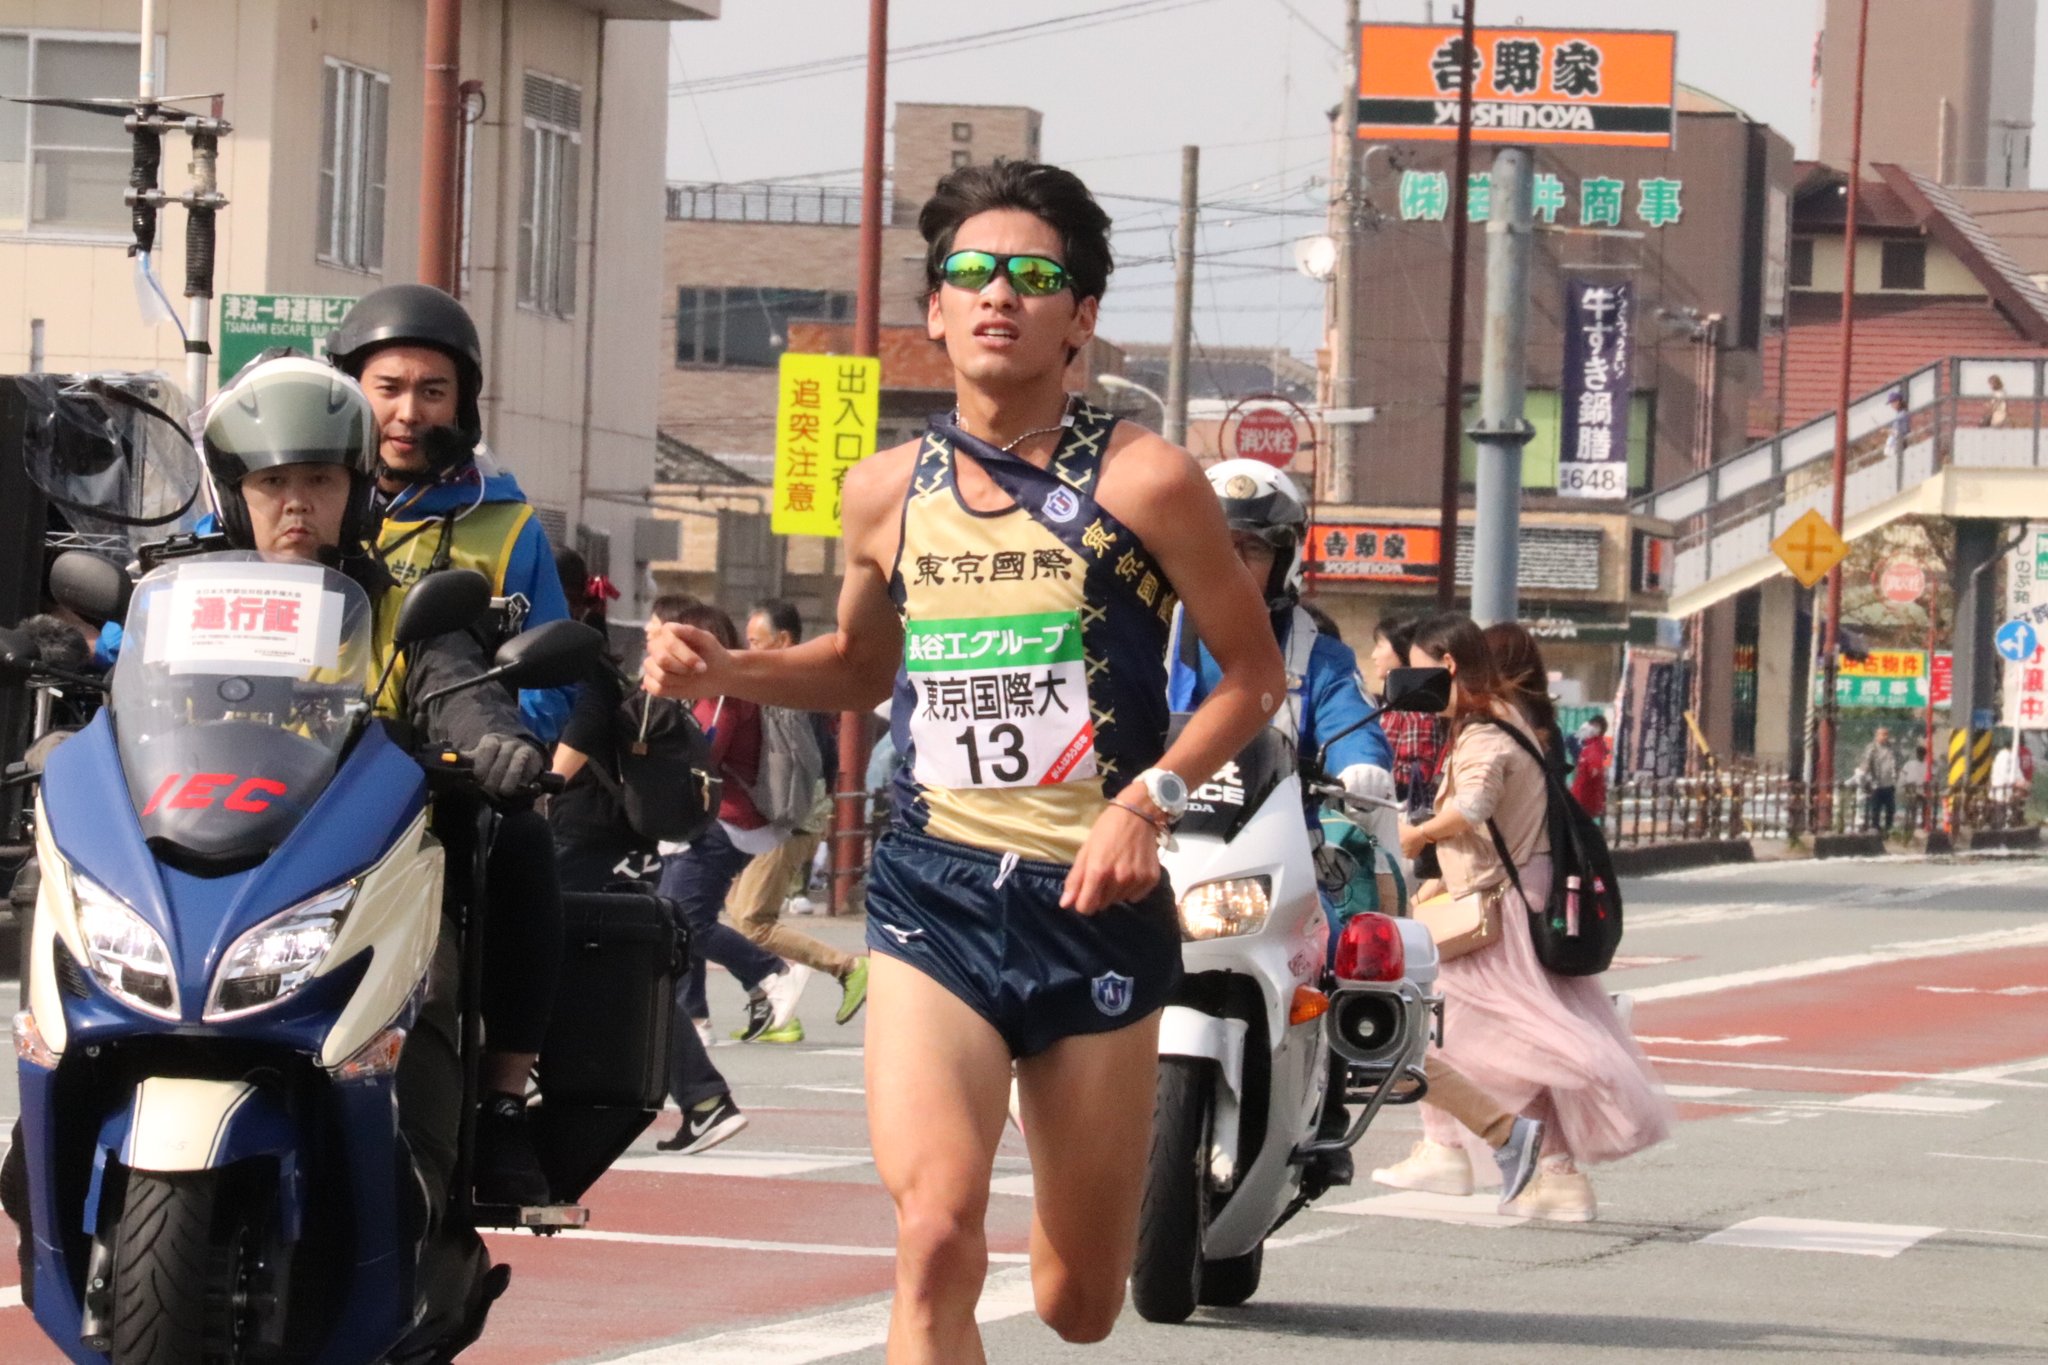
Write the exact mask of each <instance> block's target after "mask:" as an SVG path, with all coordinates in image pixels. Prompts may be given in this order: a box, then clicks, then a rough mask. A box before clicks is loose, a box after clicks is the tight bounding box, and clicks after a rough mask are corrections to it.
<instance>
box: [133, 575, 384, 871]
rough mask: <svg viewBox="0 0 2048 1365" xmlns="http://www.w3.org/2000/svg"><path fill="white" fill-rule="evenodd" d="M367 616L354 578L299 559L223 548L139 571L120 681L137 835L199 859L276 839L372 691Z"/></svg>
mask: <svg viewBox="0 0 2048 1365" xmlns="http://www.w3.org/2000/svg"><path fill="white" fill-rule="evenodd" d="M372 629H373V628H372V624H371V613H370V602H369V599H368V597H366V596H365V595H364V593H363V590H362V589H361V588H359V587H357V586H356V584H355V583H353V582H352V581H350V580H349V579H347V578H345V577H343V576H342V575H340V574H338V573H335V572H334V571H333V570H331V569H328V568H325V567H323V566H321V565H319V564H313V563H308V562H305V561H302V560H270V559H265V558H264V557H263V556H261V555H257V554H253V553H249V552H245V551H229V552H223V553H217V554H209V555H199V556H195V557H193V558H190V559H181V560H177V561H175V562H173V563H170V564H166V565H164V566H163V567H161V568H159V569H157V570H155V571H154V572H152V573H151V574H150V575H149V576H148V577H146V578H144V579H143V580H142V582H141V583H140V584H139V585H138V586H137V587H136V590H135V597H134V601H133V602H132V604H131V605H130V606H129V609H128V619H127V623H126V626H125V634H124V637H123V643H122V648H121V657H120V660H119V662H118V663H117V664H116V665H115V668H114V687H113V693H112V707H113V721H114V733H115V737H116V741H117V743H118V746H119V749H120V754H121V766H122V769H123V772H124V774H125V776H126V777H127V780H128V793H129V796H130V797H131V798H132V799H133V801H134V802H135V811H136V814H137V815H138V816H139V817H140V819H141V822H142V833H143V837H144V838H146V839H148V840H149V841H150V843H151V845H152V846H153V847H156V848H157V849H158V851H159V853H160V854H164V855H168V856H170V857H171V858H172V860H173V861H182V862H185V863H187V864H188V865H189V866H190V870H193V871H195V872H200V873H206V872H209V871H218V872H227V871H233V870H236V869H237V868H238V867H241V866H246V865H248V864H249V863H250V862H252V861H254V860H257V859H261V858H263V857H264V856H266V855H268V854H269V853H270V852H271V850H273V849H275V848H276V847H277V846H278V844H280V843H281V842H283V840H284V838H285V836H286V835H287V834H289V833H290V832H291V830H292V828H293V826H295V825H296V824H297V823H298V822H299V820H300V818H301V817H302V816H303V815H304V814H305V812H306V811H307V809H308V808H310V807H311V805H312V804H313V802H314V800H315V799H316V798H317V797H318V796H319V795H320V793H321V792H322V791H324V790H326V787H327V784H328V782H329V781H331V780H332V779H333V777H334V772H335V769H336V767H337V765H338V764H339V762H340V759H341V751H342V748H343V746H344V745H345V744H346V743H347V741H348V738H349V736H350V735H351V734H352V733H353V732H354V730H355V728H356V724H355V722H356V719H357V717H358V716H360V715H361V714H362V713H363V712H364V711H366V710H367V709H368V708H369V707H370V705H371V697H370V692H371V688H372V686H373V685H374V678H373V676H372V671H371V665H372V653H373V650H372V638H371V636H372ZM179 855H184V856H183V857H182V858H180V857H179Z"/></svg>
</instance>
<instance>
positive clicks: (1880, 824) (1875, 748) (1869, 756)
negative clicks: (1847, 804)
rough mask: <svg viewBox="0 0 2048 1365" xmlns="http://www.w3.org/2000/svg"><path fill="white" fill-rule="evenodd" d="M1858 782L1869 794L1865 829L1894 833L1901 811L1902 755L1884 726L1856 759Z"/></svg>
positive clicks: (1864, 821)
mask: <svg viewBox="0 0 2048 1365" xmlns="http://www.w3.org/2000/svg"><path fill="white" fill-rule="evenodd" d="M1854 780H1855V782H1856V783H1857V784H1858V785H1859V786H1861V787H1863V788H1864V790H1865V792H1866V795H1865V796H1864V798H1863V827H1864V828H1865V829H1874V830H1881V831H1883V832H1884V833H1885V834H1890V833H1891V832H1892V821H1893V818H1894V816H1895V815H1896V813H1897V811H1898V796H1899V756H1898V754H1897V752H1896V751H1894V750H1893V748H1892V745H1891V731H1889V730H1887V729H1886V728H1885V727H1884V726H1882V725H1880V726H1878V727H1877V733H1876V734H1874V735H1872V736H1871V737H1870V744H1869V747H1867V748H1865V749H1864V751H1863V756H1862V757H1861V758H1859V759H1857V760H1856V776H1855V779H1854Z"/></svg>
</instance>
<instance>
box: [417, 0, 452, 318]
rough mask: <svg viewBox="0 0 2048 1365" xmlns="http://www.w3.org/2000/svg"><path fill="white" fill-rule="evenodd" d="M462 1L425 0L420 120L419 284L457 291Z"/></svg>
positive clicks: (450, 291)
mask: <svg viewBox="0 0 2048 1365" xmlns="http://www.w3.org/2000/svg"><path fill="white" fill-rule="evenodd" d="M461 60H462V0H427V53H426V92H425V100H424V114H425V117H424V118H423V119H422V120H421V123H420V283H422V284H431V285H433V286H434V287H435V288H436V289H444V290H446V291H447V292H449V293H451V294H452V293H454V292H455V164H456V163H455V145H456V135H457V131H458V129H457V120H458V116H459V114H460V111H461V100H462V97H461V95H460V93H459V92H458V91H457V89H456V86H457V83H458V76H457V67H458V65H459V64H460V62H461Z"/></svg>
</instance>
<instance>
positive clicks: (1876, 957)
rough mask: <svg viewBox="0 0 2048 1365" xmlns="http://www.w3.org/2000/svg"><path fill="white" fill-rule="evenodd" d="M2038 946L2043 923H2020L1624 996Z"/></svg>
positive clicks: (1643, 998)
mask: <svg viewBox="0 0 2048 1365" xmlns="http://www.w3.org/2000/svg"><path fill="white" fill-rule="evenodd" d="M2042 944H2048V921H2044V922H2041V923H2036V924H2028V925H2022V926H2020V927H2019V928H2016V929H1993V930H1991V931H1989V932H1986V933H1979V934H1958V935H1955V936H1953V937H1949V938H1927V939H1917V940H1913V941H1911V942H1905V943H1880V944H1878V945H1877V946H1875V947H1873V948H1872V949H1870V951H1868V952H1863V953H1842V954H1839V955H1837V956H1834V957H1814V958H1808V959H1806V960H1805V961H1803V962H1781V963H1779V964H1778V965H1777V966H1775V967H1758V968H1756V969H1754V970H1752V971H1746V972H1726V973H1723V974H1722V975H1719V976H1698V977H1693V978H1692V979H1691V980H1688V981H1667V982H1665V983H1664V984H1663V985H1661V986H1645V987H1643V988H1642V989H1640V990H1635V991H1631V992H1630V994H1631V995H1633V996H1635V998H1636V1003H1637V1004H1638V1005H1643V1004H1648V1003H1649V1002H1651V1001H1653V1000H1682V999H1686V998H1688V997H1690V996H1695V995H1716V994H1719V993H1720V992H1722V991H1730V990H1740V989H1742V988H1744V987H1747V986H1765V985H1770V984H1772V983H1775V982H1779V981H1798V980H1802V979H1804V978H1806V977H1813V976H1828V975H1831V974H1833V973H1836V972H1851V971H1856V970H1858V969H1860V968H1863V967H1876V966H1883V965H1885V964H1888V963H1893V962H1924V961H1927V960H1929V959H1932V958H1940V957H1959V956H1962V955H1964V954H1968V953H1988V952H1993V951H1996V950H1998V949H2001V948H2032V947H2038V946H2040V945H2042Z"/></svg>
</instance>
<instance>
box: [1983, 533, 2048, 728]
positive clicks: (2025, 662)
mask: <svg viewBox="0 0 2048 1365" xmlns="http://www.w3.org/2000/svg"><path fill="white" fill-rule="evenodd" d="M2044 637H2048V523H2043V522H2038V521H2036V522H2029V523H2028V524H2027V527H2026V530H2025V531H2024V533H2023V534H2022V535H2021V536H2020V539H2019V543H2018V544H2017V545H2014V546H2013V547H2012V550H2011V551H2010V552H2009V553H2008V554H2007V555H2006V560H2005V620H2004V621H2003V622H2002V623H2001V624H2000V625H1999V626H1998V627H1996V632H1995V634H1994V637H1993V639H1994V641H1995V643H1996V645H1997V648H1998V654H1999V657H2000V658H2001V659H2002V660H2004V663H2005V697H2004V701H2005V717H2004V719H2005V723H2006V724H2007V725H2010V726H2012V727H2013V729H2015V730H2048V648H2044V647H2043V645H2042V643H2041V642H2042V640H2043V638H2044Z"/></svg>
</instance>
